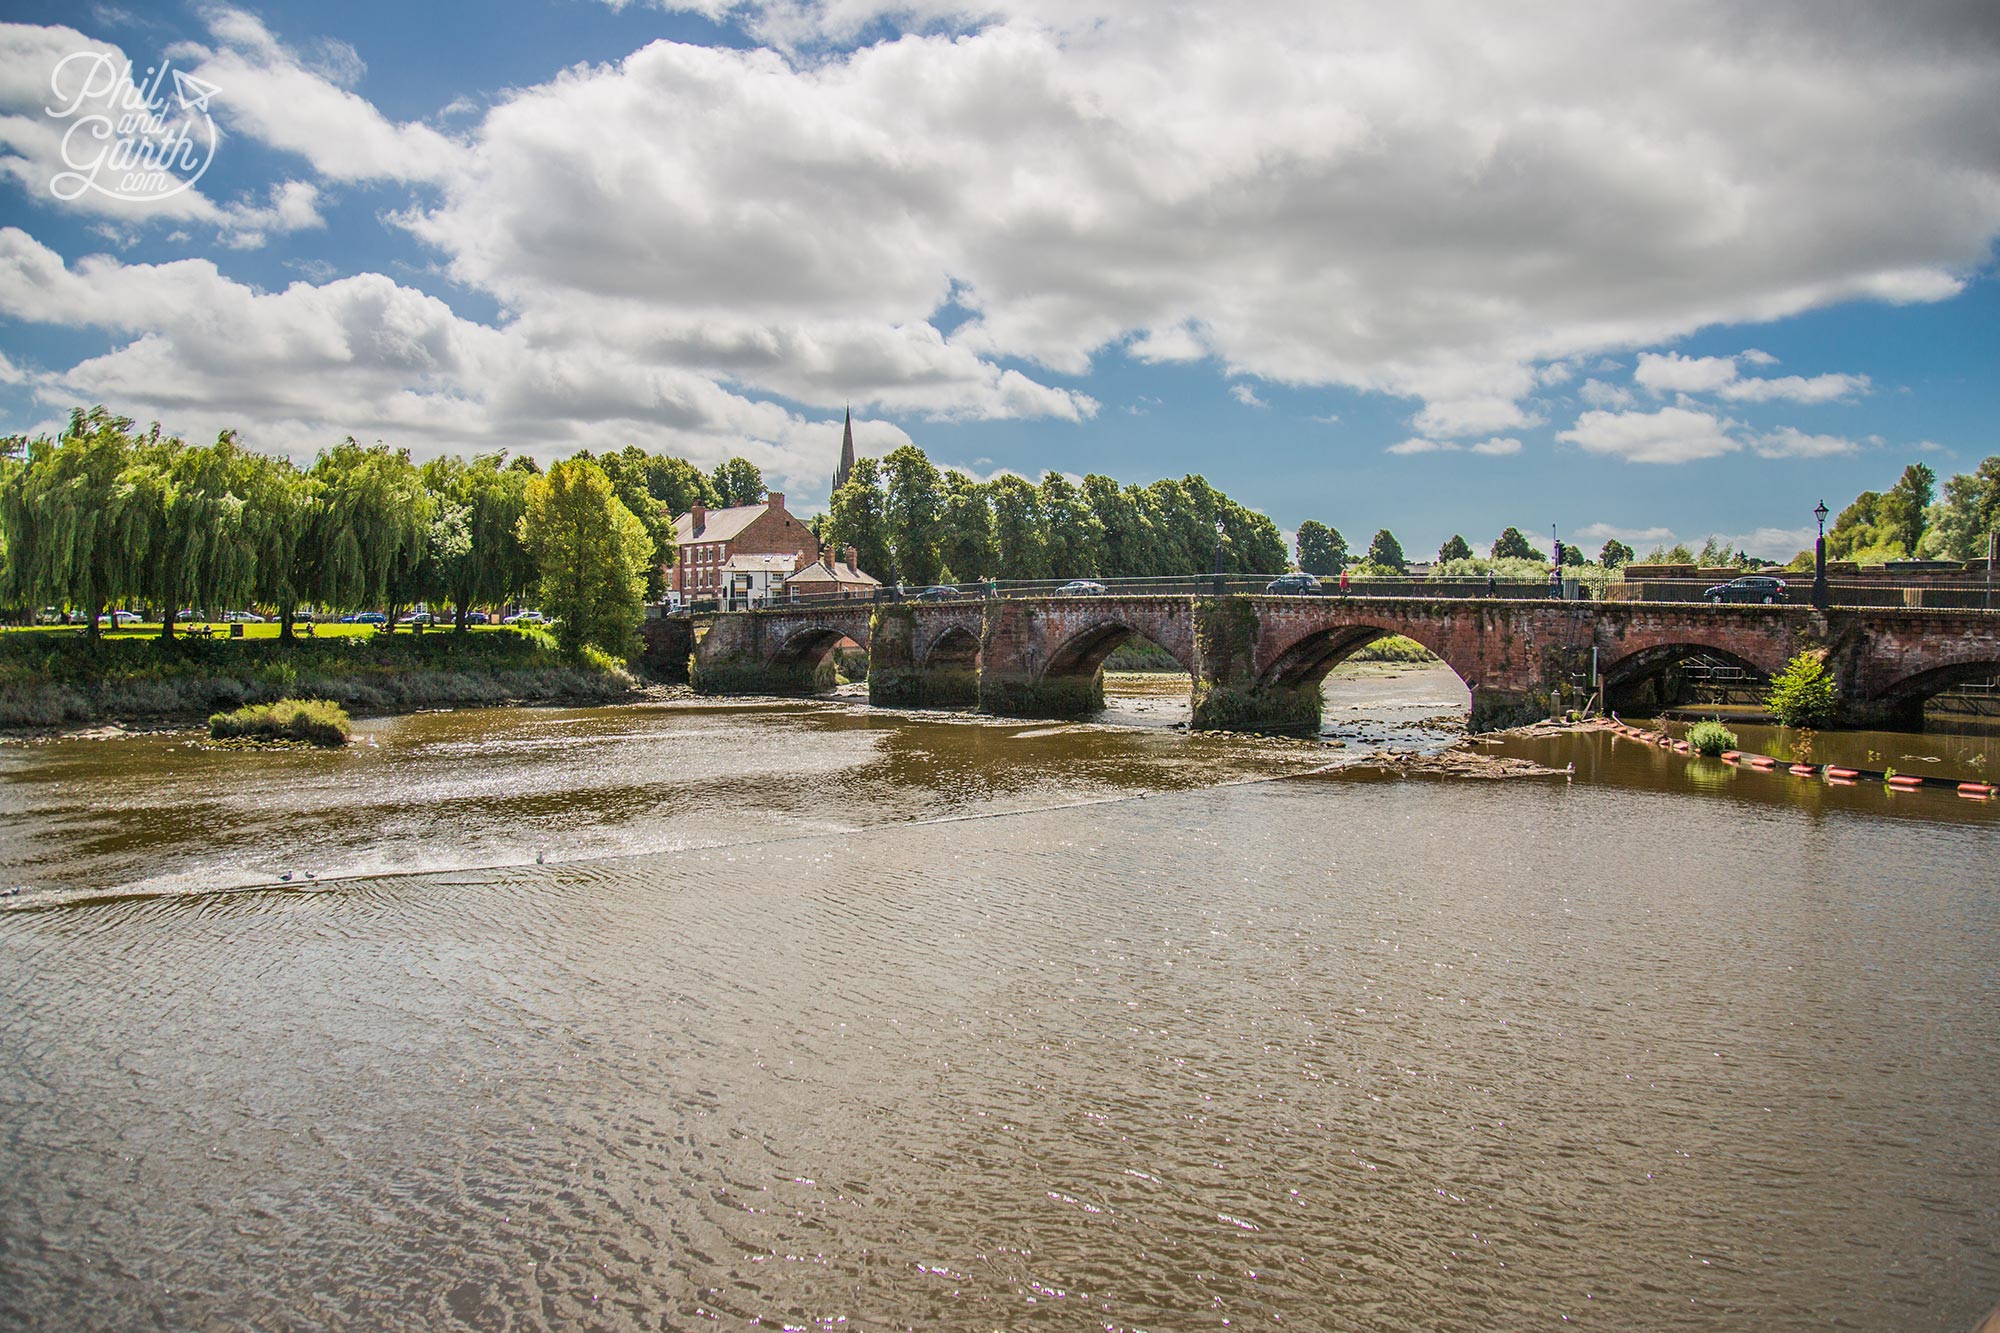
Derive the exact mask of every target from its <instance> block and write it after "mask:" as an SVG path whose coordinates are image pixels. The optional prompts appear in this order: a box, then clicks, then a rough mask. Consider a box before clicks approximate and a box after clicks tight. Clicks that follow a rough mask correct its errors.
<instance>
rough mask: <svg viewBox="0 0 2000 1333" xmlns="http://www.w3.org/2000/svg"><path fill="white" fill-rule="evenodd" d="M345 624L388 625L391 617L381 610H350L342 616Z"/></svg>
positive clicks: (341, 621) (341, 620)
mask: <svg viewBox="0 0 2000 1333" xmlns="http://www.w3.org/2000/svg"><path fill="white" fill-rule="evenodd" d="M340 623H341V624H343V625H386V624H388V623H389V617H387V616H385V615H383V614H382V613H381V612H380V611H350V612H349V613H348V614H346V615H344V616H342V617H341V618H340Z"/></svg>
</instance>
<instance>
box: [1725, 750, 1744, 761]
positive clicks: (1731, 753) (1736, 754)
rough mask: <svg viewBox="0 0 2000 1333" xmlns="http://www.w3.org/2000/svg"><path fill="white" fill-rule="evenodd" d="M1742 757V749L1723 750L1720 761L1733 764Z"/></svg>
mask: <svg viewBox="0 0 2000 1333" xmlns="http://www.w3.org/2000/svg"><path fill="white" fill-rule="evenodd" d="M1742 757H1743V751H1741V750H1724V751H1723V752H1722V762H1723V763H1725V764H1733V763H1735V762H1736V761H1737V760H1739V759H1741V758H1742Z"/></svg>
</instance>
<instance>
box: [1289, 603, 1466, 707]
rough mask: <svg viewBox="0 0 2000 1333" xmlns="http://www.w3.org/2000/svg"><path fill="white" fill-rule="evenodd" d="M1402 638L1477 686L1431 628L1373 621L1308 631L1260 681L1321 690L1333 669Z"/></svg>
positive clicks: (1297, 639) (1295, 641) (1354, 622)
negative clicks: (1380, 644)
mask: <svg viewBox="0 0 2000 1333" xmlns="http://www.w3.org/2000/svg"><path fill="white" fill-rule="evenodd" d="M1398 634H1399V635H1401V636H1402V637H1404V638H1406V639H1410V640H1412V641H1414V642H1416V643H1420V644H1422V645H1423V646H1424V648H1425V649H1426V650H1427V651H1428V652H1429V653H1430V654H1431V656H1433V657H1435V658H1437V659H1438V660H1439V661H1440V662H1443V663H1444V664H1445V665H1446V666H1448V667H1450V668H1451V669H1452V671H1453V673H1454V674H1456V675H1457V676H1458V678H1459V680H1461V681H1463V682H1464V683H1465V684H1466V685H1467V686H1468V687H1470V686H1471V685H1472V684H1473V683H1474V682H1473V681H1472V679H1470V678H1468V677H1467V675H1466V672H1465V669H1464V668H1463V667H1461V666H1459V665H1458V664H1457V663H1455V662H1453V661H1452V660H1451V658H1450V656H1449V654H1448V651H1447V649H1446V645H1445V644H1443V643H1442V642H1441V641H1439V640H1438V638H1437V636H1436V635H1434V634H1431V633H1429V632H1428V627H1427V626H1423V625H1412V624H1402V623H1398V624H1393V625H1383V624H1376V623H1373V622H1372V621H1367V620H1359V621H1345V622H1342V623H1340V624H1334V625H1323V626H1320V627H1318V628H1315V629H1310V630H1307V631H1306V632H1305V633H1303V634H1300V635H1298V636H1297V637H1296V638H1294V639H1292V640H1291V641H1290V642H1289V643H1286V644H1284V645H1283V646H1281V647H1280V648H1279V649H1278V651H1277V653H1276V654H1275V655H1273V656H1272V658H1271V660H1270V664H1269V665H1268V666H1266V667H1265V668H1264V670H1263V672H1262V673H1261V674H1260V676H1259V677H1258V682H1257V683H1258V685H1259V686H1261V687H1262V688H1265V689H1274V688H1275V689H1292V690H1297V689H1318V688H1319V687H1320V686H1321V685H1322V684H1323V683H1324V682H1325V680H1326V678H1327V676H1328V675H1330V674H1331V673H1332V671H1333V669H1334V668H1335V667H1337V666H1339V665H1340V664H1341V663H1342V662H1344V661H1346V660H1347V659H1348V658H1350V657H1352V656H1353V655H1354V654H1355V653H1358V652H1360V651H1361V650H1362V649H1363V648H1366V647H1367V646H1368V645H1369V644H1371V643H1374V642H1375V641H1376V640H1378V639H1386V638H1388V637H1390V636H1391V635H1398Z"/></svg>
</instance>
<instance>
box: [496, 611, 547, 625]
mask: <svg viewBox="0 0 2000 1333" xmlns="http://www.w3.org/2000/svg"><path fill="white" fill-rule="evenodd" d="M500 623H501V624H503V625H546V624H548V623H549V618H548V617H547V616H545V615H543V614H542V613H541V612H540V611H516V612H515V613H514V614H513V615H511V616H502V617H500Z"/></svg>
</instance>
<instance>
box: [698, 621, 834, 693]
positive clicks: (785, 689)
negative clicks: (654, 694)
mask: <svg viewBox="0 0 2000 1333" xmlns="http://www.w3.org/2000/svg"><path fill="white" fill-rule="evenodd" d="M832 642H833V640H832V639H830V638H829V639H827V641H826V642H825V643H824V644H813V643H809V644H803V645H794V644H785V643H779V644H776V645H769V646H767V645H766V643H765V641H764V619H763V617H761V616H759V615H758V614H757V613H756V612H753V611H736V612H729V613H726V614H723V615H718V616H717V617H715V620H714V622H713V623H712V624H710V626H709V629H708V634H707V636H706V637H705V638H703V639H702V641H701V644H700V646H699V647H698V648H697V649H696V651H695V653H694V657H693V661H692V662H690V663H689V666H688V685H689V686H690V687H691V688H692V689H693V690H694V692H695V693H696V694H820V693H824V692H825V691H827V690H830V689H832V688H833V655H832V653H831V652H830V651H826V649H829V648H830V647H831V645H832ZM814 648H818V649H819V651H813V649H814Z"/></svg>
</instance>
